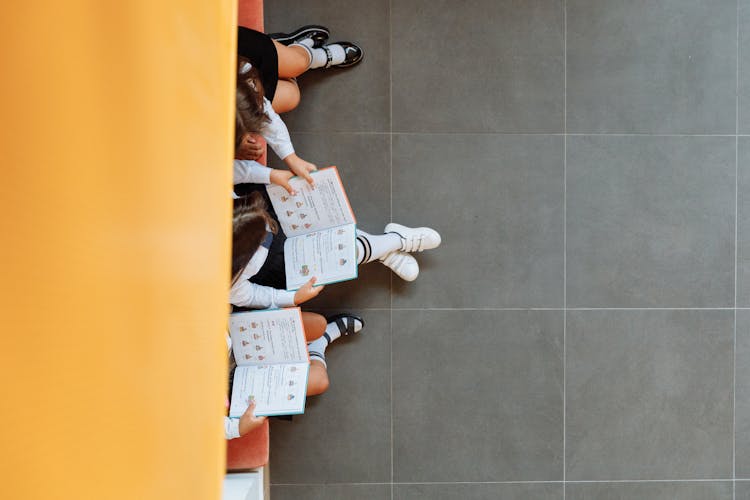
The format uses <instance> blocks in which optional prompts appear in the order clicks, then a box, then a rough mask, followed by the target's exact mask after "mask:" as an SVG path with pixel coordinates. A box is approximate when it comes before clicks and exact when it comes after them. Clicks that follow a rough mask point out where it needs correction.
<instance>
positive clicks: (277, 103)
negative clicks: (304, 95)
mask: <svg viewBox="0 0 750 500" xmlns="http://www.w3.org/2000/svg"><path fill="white" fill-rule="evenodd" d="M299 101H300V93H299V87H298V86H297V83H296V82H295V81H293V80H281V79H280V80H279V83H278V84H277V85H276V95H274V96H273V102H272V103H271V104H272V105H273V110H274V111H276V112H277V113H286V112H287V111H291V110H293V109H294V108H296V107H297V106H298V105H299Z"/></svg>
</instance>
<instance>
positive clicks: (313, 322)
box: [302, 312, 328, 342]
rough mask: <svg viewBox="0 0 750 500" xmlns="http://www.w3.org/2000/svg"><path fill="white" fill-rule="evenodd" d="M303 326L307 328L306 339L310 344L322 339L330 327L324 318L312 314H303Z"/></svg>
mask: <svg viewBox="0 0 750 500" xmlns="http://www.w3.org/2000/svg"><path fill="white" fill-rule="evenodd" d="M302 324H303V325H304V326H305V339H307V341H308V342H312V341H313V340H315V339H318V338H320V337H322V336H323V334H324V333H325V331H326V326H328V323H327V322H326V319H325V318H324V317H323V316H321V315H320V314H315V313H311V312H303V313H302Z"/></svg>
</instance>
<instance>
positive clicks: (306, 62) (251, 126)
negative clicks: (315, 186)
mask: <svg viewBox="0 0 750 500" xmlns="http://www.w3.org/2000/svg"><path fill="white" fill-rule="evenodd" d="M276 36H278V37H279V38H280V39H282V40H283V41H284V42H285V43H289V44H290V45H289V46H286V45H283V44H281V43H279V42H275V41H272V40H271V38H270V37H269V36H267V35H264V34H263V33H259V32H257V31H254V30H251V29H248V28H243V27H240V28H239V30H238V39H237V49H238V54H239V57H238V79H237V80H238V81H237V97H236V106H237V122H236V129H237V134H236V135H235V139H236V143H235V148H236V149H237V158H240V159H246V160H255V159H258V158H259V157H260V155H261V154H262V151H263V150H262V147H261V146H260V144H258V142H257V141H256V140H255V139H254V138H253V134H260V135H262V136H263V138H264V139H266V142H268V144H269V146H271V149H273V151H274V153H276V155H277V156H278V157H279V158H280V159H281V160H282V161H284V163H285V164H286V165H287V167H289V169H290V170H291V171H292V172H294V173H295V174H297V175H299V176H301V177H303V178H305V180H307V181H308V182H310V183H312V179H311V178H310V176H309V173H308V172H310V171H312V170H315V165H313V164H312V163H309V162H306V161H304V160H303V159H301V158H299V157H298V156H297V155H296V153H295V151H294V147H293V146H292V143H291V140H290V138H289V132H288V131H287V128H286V125H284V122H283V121H282V120H281V118H280V117H279V116H278V114H277V113H282V112H286V111H290V110H292V109H294V108H295V107H296V106H297V104H299V99H300V94H299V88H298V87H297V83H296V81H295V80H294V78H295V77H297V76H299V75H301V74H302V73H304V72H305V71H307V70H308V69H311V68H318V67H331V66H337V67H347V66H352V65H354V64H356V63H358V62H359V61H361V60H362V50H361V49H360V48H359V47H357V46H356V45H354V44H352V43H349V42H337V43H335V44H329V45H323V42H324V41H325V40H326V39H327V38H328V30H327V28H324V27H322V26H306V27H303V28H300V29H298V30H296V31H295V32H293V33H291V34H284V33H279V34H276ZM280 77H281V78H282V79H281V80H280V79H279V78H280ZM284 78H287V79H284Z"/></svg>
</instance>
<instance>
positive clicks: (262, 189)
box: [234, 184, 286, 309]
mask: <svg viewBox="0 0 750 500" xmlns="http://www.w3.org/2000/svg"><path fill="white" fill-rule="evenodd" d="M254 191H257V192H258V193H260V194H261V195H263V198H264V199H265V200H266V205H267V206H268V213H269V214H270V215H271V217H273V219H274V220H275V221H276V224H277V225H278V223H279V218H278V217H277V216H276V212H275V211H274V209H273V205H271V199H270V198H269V197H268V192H267V191H266V186H264V185H263V184H238V185H236V186H235V187H234V192H235V193H236V194H237V196H240V197H242V196H248V195H249V194H250V193H252V192H254ZM285 241H286V236H285V235H284V233H283V231H281V228H279V230H278V231H277V232H276V234H274V235H273V241H272V242H271V248H269V249H268V257H266V261H265V262H264V263H263V266H262V267H261V268H260V270H259V271H258V272H257V273H256V274H255V276H253V277H252V278H250V282H251V283H256V284H258V285H263V286H271V287H273V288H278V289H280V290H286V271H285V270H284V242H285ZM235 309H236V308H235Z"/></svg>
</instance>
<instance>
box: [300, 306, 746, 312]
mask: <svg viewBox="0 0 750 500" xmlns="http://www.w3.org/2000/svg"><path fill="white" fill-rule="evenodd" d="M352 309H356V310H358V311H391V310H393V311H488V312H491V311H499V312H502V311H509V312H510V311H567V312H571V311H572V312H576V311H636V312H637V311H734V310H735V309H736V310H738V311H747V310H750V307H737V308H735V307H567V308H565V307H393V308H390V307H352ZM315 310H316V311H325V312H329V311H338V310H340V309H338V308H328V307H319V308H316V309H315Z"/></svg>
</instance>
